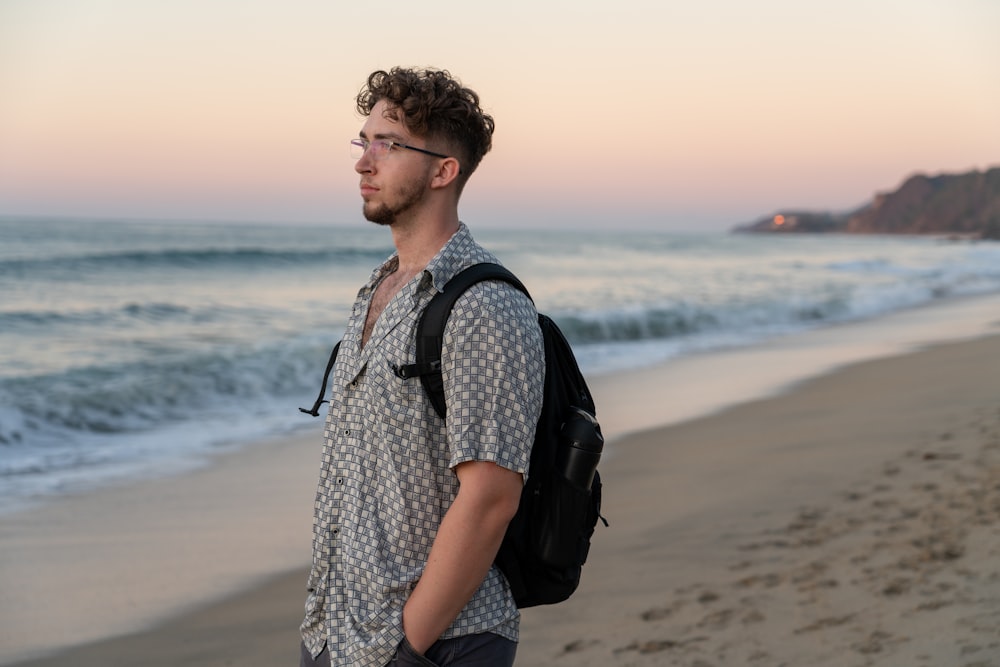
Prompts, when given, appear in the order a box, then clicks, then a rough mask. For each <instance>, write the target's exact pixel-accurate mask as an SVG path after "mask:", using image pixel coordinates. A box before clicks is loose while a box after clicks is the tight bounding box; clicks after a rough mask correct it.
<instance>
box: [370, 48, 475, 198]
mask: <svg viewBox="0 0 1000 667" xmlns="http://www.w3.org/2000/svg"><path fill="white" fill-rule="evenodd" d="M382 100H385V101H386V103H387V110H386V116H387V117H389V118H392V119H393V120H399V113H400V112H401V113H402V116H403V118H402V122H403V123H404V124H405V125H406V129H407V130H409V131H410V132H411V133H413V134H414V135H415V136H418V137H424V138H428V137H433V138H440V139H442V140H444V141H445V142H446V143H447V144H448V146H449V148H450V149H451V150H452V151H455V152H457V153H458V155H456V157H457V158H458V161H459V164H460V165H461V176H460V177H459V178H460V183H461V185H464V184H465V181H466V179H468V177H469V175H470V174H472V172H474V171H475V170H476V167H478V166H479V162H480V161H481V160H482V159H483V156H484V155H486V153H488V152H489V150H490V148H491V146H492V144H493V129H494V123H493V117H492V116H490V115H489V114H487V113H485V112H484V111H483V110H482V108H480V106H479V95H477V94H476V93H475V91H473V90H470V89H469V88H465V87H464V86H462V84H461V83H460V82H459V81H458V80H457V79H455V78H454V77H452V76H451V74H449V73H448V71H447V70H433V69H424V70H416V69H406V68H402V67H394V68H392V71H390V72H385V71H383V70H377V71H375V72H372V73H371V74H370V75H369V77H368V81H367V83H366V84H365V85H364V87H362V88H361V92H359V93H358V97H357V106H358V112H360V113H361V114H362V115H363V116H369V115H370V114H371V112H372V109H373V108H375V105H376V104H378V103H379V102H380V101H382Z"/></svg>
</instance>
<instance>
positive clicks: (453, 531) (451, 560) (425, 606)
mask: <svg viewBox="0 0 1000 667" xmlns="http://www.w3.org/2000/svg"><path fill="white" fill-rule="evenodd" d="M456 473H457V474H458V478H459V481H460V486H459V491H458V495H457V496H456V497H455V501H454V503H452V506H451V507H450V508H449V509H448V511H447V512H446V513H445V516H444V518H443V519H442V521H441V526H440V527H439V528H438V533H437V537H436V538H435V539H434V545H433V546H432V547H431V552H430V556H429V557H428V559H427V566H426V567H425V568H424V572H423V575H422V576H421V578H420V581H419V582H417V585H416V587H415V588H414V589H413V593H411V595H410V598H409V600H407V602H406V606H405V607H404V609H403V630H404V631H405V633H406V638H407V640H408V641H409V642H410V644H411V645H412V646H413V648H415V649H416V650H417V651H419V652H420V653H423V652H425V651H426V650H427V649H428V648H430V646H431V644H433V643H434V642H435V641H436V640H437V639H438V637H440V636H441V633H443V632H444V631H445V630H446V629H447V628H448V626H449V625H451V623H452V621H454V620H455V617H457V616H458V614H459V612H461V611H462V608H463V607H465V605H466V604H467V603H468V601H469V599H470V598H471V597H472V595H473V593H475V592H476V589H477V588H479V585H480V584H481V583H482V582H483V579H484V578H485V577H486V574H487V572H489V569H490V566H491V565H492V564H493V559H494V558H496V553H497V550H498V549H499V548H500V543H501V541H503V536H504V532H505V531H506V530H507V524H508V523H510V519H511V517H513V515H514V513H515V512H516V511H517V505H518V501H519V500H520V497H521V488H522V483H523V480H522V477H521V475H520V474H518V473H515V472H512V471H510V470H507V469H505V468H501V467H499V466H497V465H495V464H493V463H489V462H483V461H472V462H468V463H463V464H461V465H459V466H458V468H456Z"/></svg>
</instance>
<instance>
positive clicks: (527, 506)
mask: <svg viewBox="0 0 1000 667" xmlns="http://www.w3.org/2000/svg"><path fill="white" fill-rule="evenodd" d="M483 280H501V281H504V282H507V283H509V284H511V285H513V286H514V287H516V288H517V289H519V290H520V291H522V292H524V294H526V295H528V298H531V297H530V295H529V294H528V291H527V289H525V287H524V285H523V284H522V283H521V281H519V280H518V279H517V277H516V276H514V274H512V273H511V272H510V271H508V270H507V269H505V268H504V267H502V266H500V265H498V264H491V263H483V264H475V265H473V266H471V267H469V268H467V269H465V270H464V271H462V272H460V273H459V274H458V275H456V276H455V277H454V278H452V279H451V280H450V281H448V283H447V284H446V285H445V286H444V288H443V289H442V291H441V292H440V293H438V294H436V295H435V296H434V297H433V298H432V299H431V301H430V303H429V304H428V305H427V308H426V309H425V310H424V312H423V314H422V315H421V317H420V321H419V323H418V324H417V343H416V350H417V351H416V356H417V359H416V363H414V364H409V365H406V366H402V367H400V368H398V369H396V373H397V374H398V375H399V376H400V377H403V378H413V377H419V378H420V381H421V383H422V384H423V385H424V388H425V390H426V391H427V396H428V398H429V399H430V401H431V404H432V405H433V406H434V409H435V411H436V412H437V413H438V415H440V416H441V418H442V419H443V418H444V416H445V414H446V406H445V399H444V381H443V379H442V376H441V344H442V341H443V339H444V327H445V323H446V322H447V320H448V316H449V314H450V313H451V309H452V307H453V306H454V305H455V301H456V300H457V299H458V297H459V296H461V294H462V293H463V292H465V290H467V289H468V288H469V287H471V286H472V285H474V284H475V283H477V282H480V281H483ZM538 324H539V327H540V328H541V330H542V337H543V339H544V344H545V388H544V394H543V400H542V412H541V416H540V417H539V419H538V425H537V427H536V429H535V440H534V443H533V445H532V449H531V461H530V463H529V466H528V475H527V479H526V481H525V485H524V489H523V490H522V492H521V502H520V505H519V506H518V509H517V513H516V514H515V515H514V518H513V519H512V520H511V522H510V525H509V526H508V527H507V533H506V534H505V535H504V538H503V542H502V544H501V545H500V550H499V552H498V553H497V557H496V561H495V562H496V565H497V567H499V568H500V570H501V571H502V572H503V573H504V576H506V578H507V581H508V583H509V584H510V588H511V592H512V593H513V595H514V601H515V602H516V603H517V606H518V607H521V608H524V607H533V606H536V605H542V604H554V603H556V602H562V601H563V600H565V599H566V598H568V597H569V596H570V595H572V594H573V592H574V591H575V590H576V588H577V586H579V584H580V573H581V570H582V567H583V565H584V563H585V562H586V560H587V553H588V552H589V550H590V538H591V536H592V535H593V534H594V529H595V527H596V526H597V520H598V519H600V520H601V521H603V522H604V525H605V526H606V525H608V524H607V521H606V520H605V519H604V517H602V516H601V513H600V510H601V486H602V485H601V477H600V474H599V473H597V472H596V471H595V472H594V477H593V481H592V482H591V483H590V488H589V489H588V488H586V487H584V486H580V485H577V484H574V483H572V482H570V481H569V480H567V479H566V478H565V477H564V475H563V474H562V472H561V470H560V468H561V467H562V466H563V465H564V464H565V461H566V458H567V453H568V451H569V450H568V448H569V447H570V442H569V440H568V438H566V437H563V431H564V428H567V425H568V424H572V427H570V428H572V429H573V430H574V431H576V432H578V431H579V429H580V428H583V429H584V432H585V433H586V432H587V431H588V430H589V432H590V436H591V437H592V438H593V437H596V438H597V439H598V440H599V441H600V442H601V443H603V440H602V439H601V435H600V426H599V425H598V424H597V421H596V420H595V419H594V413H595V412H596V408H595V405H594V399H593V397H592V396H591V394H590V389H589V388H588V387H587V383H586V381H585V380H584V378H583V375H582V374H581V373H580V369H579V366H578V365H577V363H576V357H574V356H573V351H572V349H571V348H570V346H569V343H568V342H567V341H566V338H565V336H563V333H562V332H561V331H560V330H559V327H557V326H556V324H555V322H553V321H552V320H551V319H549V318H548V317H547V316H545V315H542V314H539V315H538ZM339 347H340V343H337V345H336V346H335V347H334V348H333V352H332V354H331V355H330V361H329V363H328V364H327V367H326V373H325V375H324V378H323V386H322V387H321V388H320V394H319V396H318V397H317V399H316V402H315V404H314V405H313V408H312V410H307V409H305V408H299V410H301V411H302V412H305V413H306V414H311V415H313V416H314V417H316V416H319V406H320V405H321V404H322V403H324V402H325V401H324V400H323V396H324V394H325V393H326V385H327V382H328V380H329V376H330V372H331V370H332V369H333V364H334V361H335V360H336V358H337V352H338V349H339Z"/></svg>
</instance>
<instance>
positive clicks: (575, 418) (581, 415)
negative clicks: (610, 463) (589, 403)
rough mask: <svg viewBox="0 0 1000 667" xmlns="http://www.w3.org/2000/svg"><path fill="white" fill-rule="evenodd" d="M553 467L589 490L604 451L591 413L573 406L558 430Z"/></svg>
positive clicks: (576, 484) (602, 440)
mask: <svg viewBox="0 0 1000 667" xmlns="http://www.w3.org/2000/svg"><path fill="white" fill-rule="evenodd" d="M559 438H560V440H561V442H560V443H559V445H560V446H559V454H558V458H557V460H556V469H557V470H558V471H559V472H561V473H562V475H563V476H564V477H565V478H566V479H568V480H569V481H570V482H572V483H573V484H574V485H575V486H578V487H580V488H581V489H587V490H590V485H591V484H593V483H594V473H595V472H596V471H597V464H598V462H599V461H600V460H601V452H602V451H603V450H604V436H603V435H601V426H600V424H598V423H597V419H596V418H595V417H594V415H592V414H590V413H589V412H587V411H586V410H582V409H580V408H577V407H574V408H573V412H572V413H571V414H570V416H569V419H567V420H566V423H565V424H563V427H562V430H561V431H560V432H559Z"/></svg>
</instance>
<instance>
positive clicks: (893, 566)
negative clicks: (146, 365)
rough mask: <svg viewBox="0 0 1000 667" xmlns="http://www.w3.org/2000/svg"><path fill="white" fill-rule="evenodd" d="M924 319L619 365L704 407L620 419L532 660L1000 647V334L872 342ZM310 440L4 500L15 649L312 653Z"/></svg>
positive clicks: (618, 397)
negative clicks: (70, 497) (66, 494)
mask: <svg viewBox="0 0 1000 667" xmlns="http://www.w3.org/2000/svg"><path fill="white" fill-rule="evenodd" d="M988 303H989V305H991V306H992V305H994V304H993V302H988ZM980 305H981V304H980ZM959 310H960V309H959ZM992 312H994V313H995V312H1000V311H996V310H994V311H992ZM940 313H941V311H938V315H939V316H940ZM959 314H960V313H959V311H954V312H952V313H951V317H952V319H951V320H946V321H948V322H950V323H951V324H953V325H955V326H956V327H957V326H958V323H959ZM980 314H981V311H980ZM907 317H909V318H911V319H907ZM913 318H916V320H921V321H923V322H924V323H926V320H927V318H928V313H927V312H926V311H925V312H922V313H920V312H915V313H911V314H909V315H903V316H901V318H897V319H898V321H900V322H902V329H901V331H902V332H905V335H903V334H902V333H901V331H896V332H895V334H894V335H890V336H889V337H888V338H885V336H886V335H887V329H886V328H885V326H884V324H883V325H880V327H874V328H872V327H868V328H866V327H855V328H846V329H841V330H839V331H833V332H827V333H825V334H821V336H822V335H832V336H837V337H838V341H839V342H838V344H839V345H840V346H841V347H840V348H837V347H836V346H834V347H833V348H831V347H830V346H829V345H826V346H820V347H822V358H823V361H822V364H821V366H822V368H820V370H829V369H830V368H831V367H836V366H838V365H840V364H842V363H846V362H849V361H852V360H857V359H869V360H868V361H865V362H864V363H857V364H854V365H850V366H847V367H844V368H839V369H837V370H834V371H833V372H831V373H829V374H828V375H825V376H822V377H819V378H817V379H813V380H808V381H805V382H802V383H801V384H799V385H797V386H796V387H795V388H794V389H793V390H792V391H788V392H785V393H780V394H777V395H774V396H771V397H769V398H765V399H762V400H754V401H751V402H745V403H742V404H740V405H737V406H735V407H729V408H727V409H725V410H723V411H721V412H717V413H714V414H711V415H709V416H701V417H697V416H696V415H698V414H701V413H704V412H706V411H708V410H711V409H713V408H714V407H718V406H719V404H720V400H721V401H722V402H723V403H726V402H729V403H731V402H733V400H743V399H746V398H748V397H749V396H747V395H746V394H747V393H748V392H749V393H750V395H753V393H756V394H758V395H759V394H760V393H761V392H762V391H765V392H772V393H773V392H775V391H776V390H777V389H779V388H780V387H781V386H782V385H783V384H785V383H787V382H789V381H791V380H796V379H801V374H802V372H803V369H807V370H808V369H812V370H816V366H815V364H814V363H813V362H815V353H816V349H817V347H816V345H815V338H813V339H811V340H813V343H809V342H802V340H805V339H799V342H798V343H796V342H795V341H784V343H785V345H784V349H781V350H777V349H776V348H777V347H780V344H777V343H776V344H775V345H774V346H771V347H772V350H771V351H772V352H777V353H778V354H779V356H778V357H766V356H765V357H764V358H762V357H761V356H760V354H762V353H765V352H767V350H763V351H760V350H758V351H757V352H755V353H753V354H750V355H749V356H746V355H742V356H741V355H731V356H729V355H713V357H712V358H711V359H712V360H715V361H711V360H708V361H709V363H708V365H707V366H706V365H705V364H702V365H701V366H698V365H697V364H694V365H691V366H689V367H686V366H684V365H683V364H682V365H680V366H677V367H675V370H676V372H674V373H671V376H670V377H669V378H664V377H662V376H661V377H660V378H659V379H658V380H657V378H655V377H654V378H653V379H652V380H650V379H649V378H646V380H643V379H642V377H641V376H618V377H616V378H609V379H606V380H602V381H601V383H600V387H601V388H600V391H599V405H600V406H602V409H603V410H604V412H605V416H607V417H608V420H609V423H610V429H611V430H612V432H614V433H623V432H624V431H625V430H627V425H628V426H632V427H636V428H645V427H652V426H655V424H656V423H657V422H658V421H659V422H660V423H662V422H665V421H675V420H676V419H678V418H686V417H694V418H692V419H689V420H688V421H685V422H683V423H680V424H676V425H673V426H668V427H655V428H649V430H645V431H642V432H640V433H633V434H631V435H627V436H624V437H622V438H620V439H617V440H616V441H615V442H614V443H613V446H612V447H611V452H610V456H608V457H607V460H606V462H605V464H603V465H602V475H603V476H604V478H605V480H606V490H605V514H606V516H607V517H608V519H609V520H610V522H611V527H610V528H607V529H605V528H603V527H599V528H598V533H597V535H596V537H595V543H594V547H593V550H592V553H591V560H590V562H589V563H588V565H587V567H586V570H585V578H584V582H583V585H582V586H581V588H580V590H579V591H578V593H577V594H576V595H575V596H574V597H573V598H572V599H571V600H570V601H568V602H566V603H563V604H561V605H557V606H553V607H545V608H537V609H529V610H525V613H524V621H523V623H522V642H521V646H520V648H519V654H518V661H517V664H518V665H519V666H520V667H532V666H540V665H557V666H558V665H583V666H586V665H623V666H624V665H685V666H688V667H724V666H737V665H768V666H775V667H777V666H779V665H796V666H799V665H817V666H823V665H831V666H832V665H837V666H848V667H850V666H854V665H857V666H861V665H900V666H903V665H906V666H914V665H916V666H920V665H928V666H932V667H942V666H949V667H950V666H957V667H986V666H988V665H989V666H993V665H1000V565H998V564H1000V337H996V336H993V337H985V338H973V339H969V340H964V341H962V342H958V343H949V344H945V345H939V346H935V347H932V348H930V349H925V350H920V351H917V352H912V353H908V354H905V355H902V356H893V357H889V358H882V359H875V360H871V359H872V358H873V357H878V356H879V355H884V354H886V353H887V352H891V351H894V350H895V351H898V350H899V347H894V348H892V349H890V350H887V349H886V348H885V345H886V343H885V341H886V340H888V341H890V342H892V343H893V344H894V345H897V346H898V345H900V344H902V345H903V346H904V347H906V346H909V345H917V344H919V343H920V342H922V341H921V340H918V339H917V338H919V337H917V338H910V337H909V336H910V335H911V334H912V333H913V332H914V331H916V330H917V329H918V328H919V326H918V325H919V324H920V322H917V321H916V320H915V319H913ZM973 329H975V328H974V327H972V328H970V329H969V331H970V335H982V334H983V333H984V331H983V330H981V329H980V330H976V331H974V330H973ZM994 330H995V327H994ZM866 332H867V333H866ZM952 337H959V338H961V337H962V336H952ZM924 342H925V341H924ZM837 349H840V352H838V351H837ZM797 355H798V356H797ZM807 357H808V359H809V360H810V363H813V365H810V364H807V363H805V361H806V358H807ZM775 358H780V359H784V363H782V364H775V363H774V362H773V360H774V359H775ZM719 360H723V361H722V362H720V361H719ZM720 363H721V365H719V364H720ZM713 364H715V365H713ZM685 368H687V369H688V370H687V371H685ZM699 369H700V370H699ZM748 374H753V377H750V376H749V375H748ZM807 374H808V373H807ZM699 380H701V381H702V383H700V384H694V383H696V382H698V381H699ZM727 380H728V381H727ZM713 382H714V383H715V384H713ZM719 382H723V383H726V384H725V386H723V385H720V384H718V383H719ZM685 385H687V386H685ZM655 387H658V390H654V388H655ZM734 387H736V388H737V391H735V392H734V391H733V388H734ZM713 391H714V392H716V394H717V395H716V396H714V400H713V397H709V399H708V400H706V399H705V397H706V395H708V394H711V393H712V392H713ZM692 396H694V397H697V398H696V399H695V400H694V401H693V402H692V401H691V400H689V399H691V397H692ZM722 396H725V397H726V398H725V399H722V398H720V397H722ZM636 397H639V398H636ZM307 440H308V438H307V439H305V440H303V439H289V440H287V441H283V442H281V443H272V446H270V447H258V448H252V449H250V450H247V451H245V452H243V453H241V454H240V455H238V456H236V457H227V459H226V460H225V461H223V462H221V463H220V464H219V465H217V466H214V467H212V468H209V469H206V470H204V471H201V472H199V473H197V474H195V475H188V476H185V477H183V478H180V479H170V480H157V481H153V482H149V483H144V484H142V485H138V486H133V487H126V488H123V489H113V490H109V491H107V492H102V493H100V494H92V495H89V496H84V497H81V498H79V499H78V501H77V502H75V503H72V504H71V505H67V504H66V503H62V504H54V505H53V506H50V507H45V508H41V509H38V510H35V511H32V512H26V513H22V514H18V515H14V516H13V517H0V538H2V541H3V544H4V548H3V555H0V574H2V579H0V582H2V586H3V592H2V595H0V598H2V601H0V621H2V622H0V662H2V663H3V664H14V661H15V660H16V659H18V656H20V657H23V656H24V655H26V654H27V653H29V652H30V653H35V654H37V653H38V652H39V647H40V646H45V644H44V642H42V643H41V644H40V643H39V638H44V637H47V636H51V637H53V638H54V639H53V642H54V643H53V644H52V647H53V648H56V649H63V650H65V649H64V647H66V646H68V645H73V644H78V643H80V642H90V643H87V644H85V645H84V646H82V647H78V648H75V649H74V650H72V652H71V653H70V654H69V655H67V654H57V655H56V656H53V657H49V658H38V659H35V660H31V661H22V662H19V663H16V664H19V665H22V666H24V667H26V666H27V665H32V666H34V667H42V666H43V665H44V666H48V665H53V666H54V665H62V664H65V663H66V662H67V660H72V662H73V663H74V664H76V665H80V666H82V667H90V666H94V667H96V666H101V667H107V666H109V665H133V664H141V665H149V666H160V665H162V666H166V665H174V666H177V665H182V666H191V667H194V666H203V667H209V666H213V667H214V666H221V665H237V664H239V665H246V666H258V665H259V666H262V667H263V666H272V665H292V664H296V660H297V658H296V656H297V643H298V639H297V633H296V626H297V623H298V620H299V618H300V616H301V607H302V600H303V595H302V588H303V584H304V580H305V569H304V566H305V563H304V559H305V558H306V557H307V555H308V514H309V509H308V505H309V496H311V493H312V486H313V484H314V478H315V470H314V463H315V458H316V450H317V448H318V445H316V444H315V443H313V444H312V445H309V444H308V442H307ZM268 470H270V473H268V472H267V471H268ZM206 488H207V489H209V490H210V493H209V492H206V491H205V489H206ZM206 494H207V495H206ZM213 494H214V495H213ZM165 504H166V507H164V505H165ZM67 507H69V509H67ZM158 510H163V511H158ZM303 514H304V515H305V516H303ZM136 515H149V516H152V517H155V518H156V519H157V520H156V521H155V522H154V523H152V524H149V525H143V526H142V528H141V529H136V528H135V527H134V525H129V524H128V521H127V520H129V519H131V520H134V519H135V517H136ZM101 517H103V520H102V518H101ZM234 517H240V518H239V520H238V521H237V520H235V519H234ZM77 520H79V521H82V522H83V523H84V524H85V525H84V526H83V528H82V529H80V528H79V525H78V523H77ZM46 522H49V523H48V524H46ZM94 531H96V532H94ZM86 535H89V537H87V538H86V539H84V538H83V537H81V536H86ZM234 547H238V548H236V549H234ZM303 552H304V555H300V554H303ZM234 553H235V554H236V555H235V556H234ZM135 558H139V560H138V562H134V563H132V566H131V567H123V565H122V563H129V562H130V561H133V560H134V559H135ZM234 558H235V560H234ZM282 573H284V574H282ZM15 575H17V576H15ZM22 579H24V581H22ZM25 581H26V582H27V583H25ZM239 590H244V592H239V593H236V594H233V595H231V597H228V598H226V599H224V600H222V601H221V602H215V603H212V604H209V605H207V606H205V605H201V606H197V607H193V605H194V604H195V603H200V602H201V601H202V600H204V599H206V598H218V597H219V596H220V595H225V594H232V593H233V591H239ZM185 600H188V601H189V603H188V605H187V607H188V608H187V609H185V608H184V607H185V604H184V601H185ZM156 610H160V611H159V615H157V613H154V612H156ZM178 611H181V612H183V613H177V612H178ZM168 612H169V614H172V615H173V619H172V620H164V615H165V614H168ZM123 618H124V619H126V620H129V619H131V622H130V623H123V622H122V619H123ZM149 626H152V629H148V630H143V629H142V628H143V627H149ZM110 628H115V630H111V629H110ZM118 633H125V634H124V636H119V637H112V638H109V639H100V638H101V637H107V636H109V635H110V634H118ZM93 640H97V641H93Z"/></svg>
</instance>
